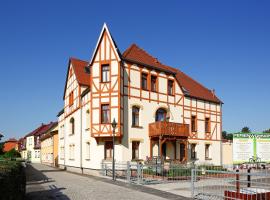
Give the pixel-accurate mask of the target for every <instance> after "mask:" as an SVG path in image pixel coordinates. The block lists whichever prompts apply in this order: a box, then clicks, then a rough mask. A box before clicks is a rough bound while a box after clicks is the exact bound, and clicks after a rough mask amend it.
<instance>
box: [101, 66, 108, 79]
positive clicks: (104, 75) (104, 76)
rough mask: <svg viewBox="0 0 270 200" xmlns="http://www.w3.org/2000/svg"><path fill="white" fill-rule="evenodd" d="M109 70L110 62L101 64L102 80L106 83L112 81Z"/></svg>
mask: <svg viewBox="0 0 270 200" xmlns="http://www.w3.org/2000/svg"><path fill="white" fill-rule="evenodd" d="M109 71H110V66H109V65H108V64H106V65H101V82H103V83H106V82H109V81H110V76H109Z"/></svg>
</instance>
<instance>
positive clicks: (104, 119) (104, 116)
mask: <svg viewBox="0 0 270 200" xmlns="http://www.w3.org/2000/svg"><path fill="white" fill-rule="evenodd" d="M109 116H110V110H109V104H103V105H101V123H102V124H107V123H110V119H109Z"/></svg>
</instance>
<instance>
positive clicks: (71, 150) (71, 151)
mask: <svg viewBox="0 0 270 200" xmlns="http://www.w3.org/2000/svg"><path fill="white" fill-rule="evenodd" d="M74 155H75V145H74V144H71V145H69V159H70V160H74V159H75V156H74Z"/></svg>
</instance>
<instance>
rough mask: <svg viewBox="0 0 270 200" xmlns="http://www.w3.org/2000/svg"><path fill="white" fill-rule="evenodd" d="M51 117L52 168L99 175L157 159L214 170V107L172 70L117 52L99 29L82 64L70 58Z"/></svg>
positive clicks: (210, 94)
mask: <svg viewBox="0 0 270 200" xmlns="http://www.w3.org/2000/svg"><path fill="white" fill-rule="evenodd" d="M63 100H64V109H63V110H62V111H61V112H59V114H58V126H59V165H60V166H61V167H66V168H68V169H70V170H77V171H81V170H84V172H85V171H87V170H88V169H100V167H101V162H103V161H111V160H112V151H113V146H112V133H113V129H112V126H111V122H112V120H113V119H115V120H116V122H117V127H116V129H115V138H116V145H115V159H116V161H118V162H125V161H130V160H146V159H147V158H149V157H150V158H151V157H153V156H158V155H160V156H162V157H163V158H165V159H167V160H178V161H179V162H184V163H187V162H196V163H204V164H207V163H209V164H215V165H220V164H221V163H222V160H221V150H222V138H221V129H222V102H221V101H220V100H219V99H218V97H217V96H216V95H215V92H214V91H211V90H209V89H207V88H205V87H204V86H203V85H201V84H200V83H198V82H197V81H195V80H193V79H192V78H191V77H189V76H188V75H186V74H185V73H183V72H182V71H180V70H179V69H176V68H172V67H169V66H167V65H164V64H162V63H161V62H160V61H159V60H158V59H157V58H155V57H153V56H151V55H150V54H149V53H147V52H146V51H145V50H143V49H141V48H140V47H138V46H137V45H136V44H132V45H131V46H130V47H129V48H128V49H127V50H125V51H124V52H123V53H121V52H120V51H119V49H118V48H117V45H116V42H115V40H113V38H112V36H111V34H110V32H109V30H108V28H107V26H106V25H104V26H103V28H102V31H101V33H100V36H99V39H98V41H97V45H96V47H95V49H94V51H93V54H92V58H91V59H90V60H89V61H82V60H79V59H75V58H70V59H69V63H68V69H67V75H66V84H65V89H64V96H63Z"/></svg>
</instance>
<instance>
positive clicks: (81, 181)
mask: <svg viewBox="0 0 270 200" xmlns="http://www.w3.org/2000/svg"><path fill="white" fill-rule="evenodd" d="M26 175H27V186H26V193H27V194H26V197H27V199H40V200H45V199H50V200H51V199H62V200H68V199H72V200H73V199H74V200H77V199H78V200H88V199H93V200H95V199H97V200H99V199H102V200H105V199H110V200H114V199H117V200H120V199H131V200H146V199H155V200H162V199H186V198H183V197H181V196H178V195H175V194H170V193H168V192H163V191H159V190H156V189H153V188H147V187H144V186H139V185H130V184H127V183H123V182H118V181H116V182H112V181H111V180H108V179H103V178H99V177H93V176H84V175H79V174H73V173H69V172H66V171H62V170H60V169H56V168H51V167H48V166H45V165H41V164H31V165H27V167H26Z"/></svg>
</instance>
